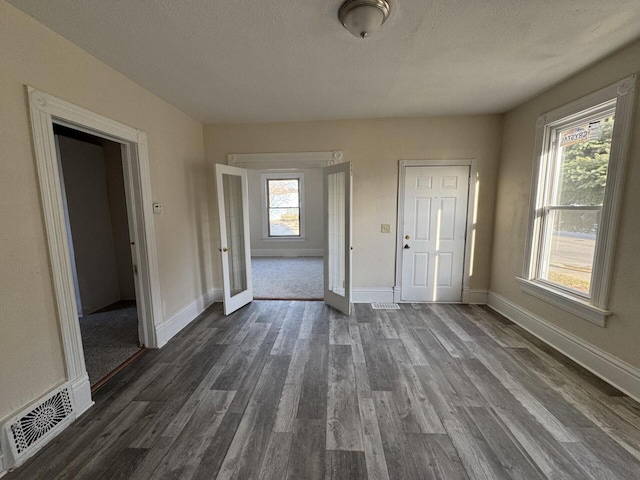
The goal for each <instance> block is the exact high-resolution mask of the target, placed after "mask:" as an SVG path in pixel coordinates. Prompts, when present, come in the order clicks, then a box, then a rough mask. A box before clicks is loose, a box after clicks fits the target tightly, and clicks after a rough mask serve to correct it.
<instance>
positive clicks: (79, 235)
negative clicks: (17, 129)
mask: <svg viewBox="0 0 640 480" xmlns="http://www.w3.org/2000/svg"><path fill="white" fill-rule="evenodd" d="M53 131H54V138H55V143H56V152H57V160H58V167H59V176H60V186H61V193H62V204H63V210H64V217H65V224H66V232H67V242H68V245H69V254H70V263H71V273H72V276H73V286H74V294H75V299H76V306H77V312H78V321H79V325H80V333H81V338H82V346H83V352H84V360H85V365H86V369H87V374H88V376H89V383H90V385H91V389H92V391H95V390H96V389H97V388H99V387H100V386H101V385H103V384H104V383H105V382H106V381H107V380H108V379H109V378H110V377H111V376H112V375H113V374H114V373H115V372H116V371H119V370H120V369H121V368H123V366H124V365H126V364H127V363H128V362H130V361H131V359H132V358H133V357H136V356H137V355H139V354H140V353H141V350H142V346H141V345H142V342H141V341H140V338H139V330H140V329H139V321H138V309H137V303H136V289H135V278H134V266H133V265H134V264H133V259H132V253H131V240H130V239H131V238H132V236H131V234H130V231H129V224H130V219H129V216H128V212H127V199H126V192H125V181H124V169H123V159H122V151H121V150H122V149H121V144H120V143H117V142H114V141H112V140H108V139H105V138H100V137H97V136H95V135H91V134H89V133H85V132H81V131H79V130H76V129H73V128H70V127H66V126H63V125H58V124H54V125H53Z"/></svg>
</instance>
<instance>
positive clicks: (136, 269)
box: [133, 265, 138, 275]
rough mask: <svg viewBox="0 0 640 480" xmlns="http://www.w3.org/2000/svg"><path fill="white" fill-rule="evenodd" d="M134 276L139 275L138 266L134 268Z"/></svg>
mask: <svg viewBox="0 0 640 480" xmlns="http://www.w3.org/2000/svg"><path fill="white" fill-rule="evenodd" d="M133 274H134V275H137V274H138V266H137V265H134V266H133Z"/></svg>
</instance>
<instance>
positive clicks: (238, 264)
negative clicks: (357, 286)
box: [215, 152, 353, 315]
mask: <svg viewBox="0 0 640 480" xmlns="http://www.w3.org/2000/svg"><path fill="white" fill-rule="evenodd" d="M341 159H342V154H341V153H340V152H306V153H297V154H291V153H290V154H231V155H229V156H228V165H222V164H216V166H215V172H216V187H217V188H216V190H217V200H218V217H219V222H220V247H219V249H218V250H219V251H220V253H221V263H222V280H223V297H224V312H225V314H226V315H228V314H229V313H231V312H233V311H235V310H237V309H239V308H241V307H242V306H244V305H246V304H247V303H249V302H251V301H252V300H253V298H254V297H255V298H257V299H266V300H283V299H285V300H324V302H325V303H327V304H328V305H331V306H333V307H334V308H336V309H337V310H340V311H341V312H343V313H345V314H347V315H349V313H350V312H351V255H352V250H353V247H352V246H351V203H352V200H351V198H352V195H351V192H352V174H353V172H352V168H351V163H350V162H342V163H338V164H335V165H334V163H335V161H336V160H337V161H339V160H341ZM314 177H315V178H314ZM309 179H312V181H310V180H309ZM309 190H311V191H312V192H313V194H312V195H311V194H309ZM313 195H315V197H313ZM312 240H315V244H314V243H312ZM304 247H306V248H304Z"/></svg>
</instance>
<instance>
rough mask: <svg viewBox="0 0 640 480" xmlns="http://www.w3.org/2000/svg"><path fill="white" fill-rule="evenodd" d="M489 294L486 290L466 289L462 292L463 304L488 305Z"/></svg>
mask: <svg viewBox="0 0 640 480" xmlns="http://www.w3.org/2000/svg"><path fill="white" fill-rule="evenodd" d="M488 293H489V292H487V291H486V290H471V289H469V288H465V289H463V290H462V303H468V304H470V305H486V304H487V295H488Z"/></svg>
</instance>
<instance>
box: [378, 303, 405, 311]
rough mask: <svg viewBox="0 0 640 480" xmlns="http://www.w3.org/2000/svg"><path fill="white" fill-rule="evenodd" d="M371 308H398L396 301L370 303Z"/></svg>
mask: <svg viewBox="0 0 640 480" xmlns="http://www.w3.org/2000/svg"><path fill="white" fill-rule="evenodd" d="M371 308H372V309H374V310H400V305H398V304H397V303H372V304H371Z"/></svg>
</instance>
